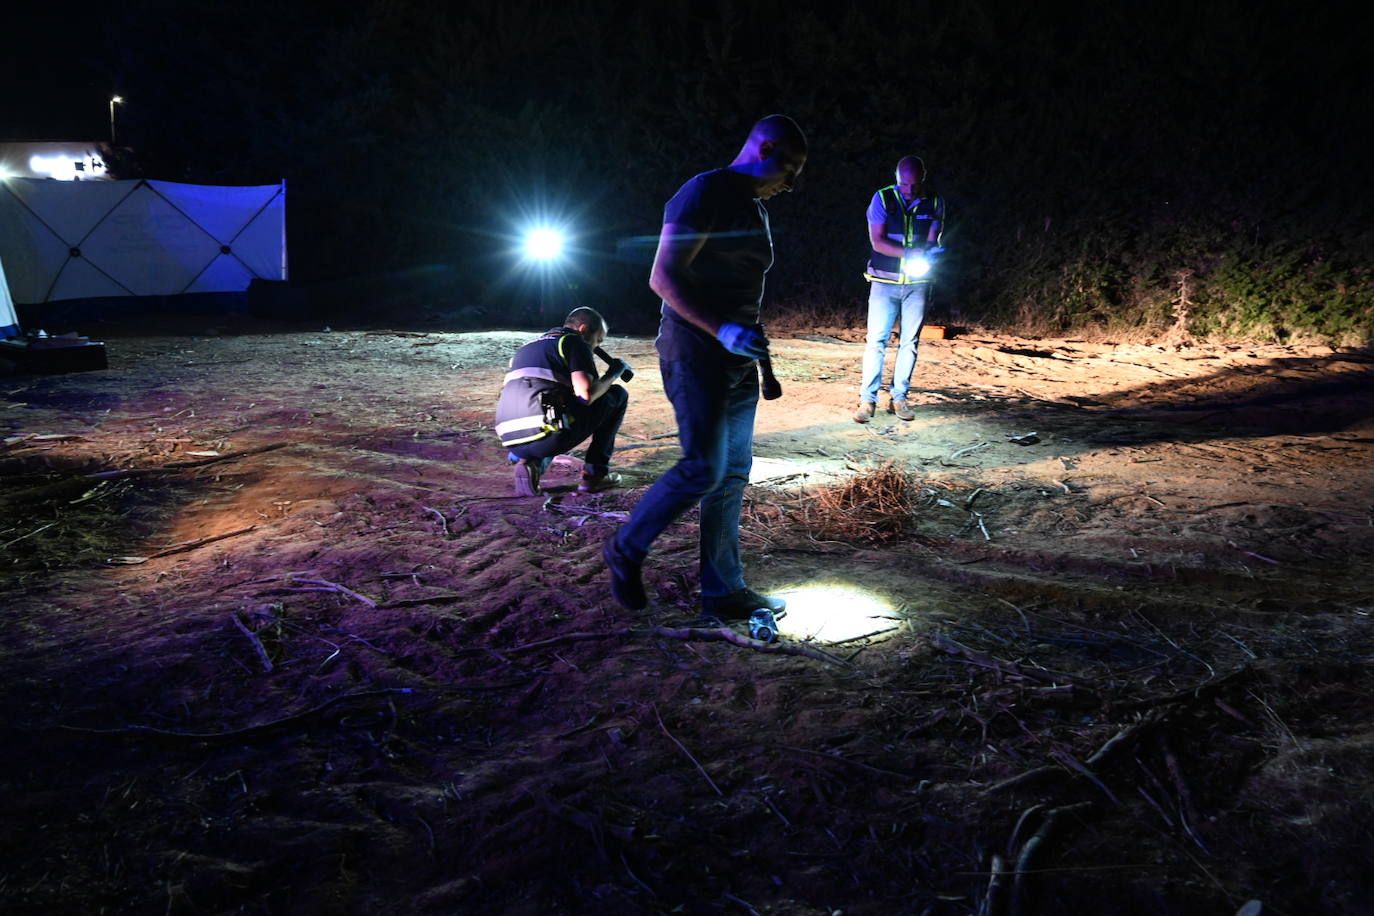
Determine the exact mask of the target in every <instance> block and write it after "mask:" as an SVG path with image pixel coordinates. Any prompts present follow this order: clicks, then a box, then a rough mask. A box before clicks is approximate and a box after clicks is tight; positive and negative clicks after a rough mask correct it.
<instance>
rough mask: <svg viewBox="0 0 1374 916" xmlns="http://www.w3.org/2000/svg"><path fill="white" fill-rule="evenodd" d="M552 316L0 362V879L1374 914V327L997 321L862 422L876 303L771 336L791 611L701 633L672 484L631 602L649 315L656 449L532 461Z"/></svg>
mask: <svg viewBox="0 0 1374 916" xmlns="http://www.w3.org/2000/svg"><path fill="white" fill-rule="evenodd" d="M530 336H531V335H530V334H528V333H518V332H508V331H507V332H490V333H461V334H459V333H436V332H425V333H421V332H404V331H363V330H352V331H327V330H310V331H308V332H302V331H300V330H294V331H290V332H281V333H223V332H220V333H215V332H212V330H211V329H208V328H206V329H203V330H201V331H200V332H199V333H197V334H163V335H160V336H141V337H119V338H110V339H109V340H108V345H109V355H110V368H109V369H107V370H103V371H98V372H85V373H74V374H68V375H56V376H43V377H26V376H16V375H10V376H7V377H0V386H3V388H4V391H5V398H4V400H3V401H0V420H3V432H4V435H5V439H4V444H3V446H0V485H2V486H3V489H0V506H3V513H0V563H2V564H3V566H0V569H3V576H4V579H3V583H4V585H3V588H4V596H5V597H4V602H3V612H0V684H2V685H3V690H2V691H0V697H2V699H0V704H3V705H2V706H0V709H3V727H4V736H3V740H4V745H5V747H4V750H3V752H2V753H3V758H2V759H3V769H2V771H0V789H3V797H4V798H5V799H6V800H7V804H6V810H5V812H4V816H3V825H4V826H3V829H2V830H0V910H3V911H4V912H6V913H24V914H54V913H80V914H95V913H158V914H162V913H166V914H183V913H185V914H190V913H198V914H206V913H245V914H266V913H273V914H276V913H292V914H294V913H329V914H333V913H350V914H352V913H366V914H382V913H388V914H389V913H396V914H410V913H417V914H418V913H424V914H430V913H435V914H439V913H455V914H468V913H481V914H485V913H495V914H558V913H565V914H572V913H577V914H582V913H615V914H661V913H731V914H734V913H740V914H748V913H759V914H789V916H790V914H798V916H803V914H804V916H813V914H814V916H821V914H827V916H829V914H838V913H843V914H845V916H856V914H884V916H886V914H975V913H978V914H983V916H999V914H1010V913H1022V914H1051V913H1052V914H1097V913H1111V914H1134V913H1140V914H1145V913H1148V914H1175V913H1177V914H1199V913H1207V914H1231V913H1235V912H1237V911H1240V910H1241V909H1242V908H1243V907H1246V906H1247V904H1248V905H1249V908H1248V909H1246V910H1245V912H1246V913H1247V914H1253V913H1258V912H1261V911H1262V912H1263V913H1265V914H1270V913H1273V914H1313V913H1341V914H1351V913H1372V912H1374V903H1371V901H1374V872H1371V871H1370V869H1369V863H1370V862H1371V861H1374V753H1371V752H1372V751H1374V638H1372V637H1371V631H1370V628H1371V621H1370V615H1371V612H1374V386H1371V378H1372V377H1374V358H1371V356H1370V354H1368V353H1367V352H1355V351H1334V350H1332V349H1329V348H1322V347H1299V346H1292V347H1279V346H1272V347H1245V346H1234V347H1223V346H1200V347H1191V348H1183V349H1173V348H1165V347H1156V346H1143V345H1118V344H1111V343H1092V342H1087V341H1083V340H1028V339H1017V338H1010V337H1005V336H995V335H990V334H978V333H968V334H964V335H962V336H958V337H955V338H954V339H951V340H938V341H936V340H932V341H927V342H926V343H925V345H924V346H923V349H922V354H921V362H920V365H919V367H918V369H917V379H916V389H915V390H916V391H917V392H918V394H916V395H915V396H914V398H913V401H914V402H915V404H916V405H917V417H916V419H915V421H913V422H909V423H902V422H901V421H898V420H897V419H895V418H894V417H892V416H891V415H889V414H885V413H880V414H879V416H878V417H877V419H876V420H875V422H873V423H871V424H869V425H866V426H860V425H858V424H855V423H854V422H853V421H852V420H851V419H850V416H849V415H850V411H851V410H852V409H853V405H854V402H855V400H856V386H857V384H858V363H859V359H860V351H861V344H860V343H859V342H858V341H857V337H856V336H855V335H854V334H853V333H850V332H846V331H843V330H839V329H828V330H827V329H822V332H818V333H813V334H808V335H803V336H799V337H795V338H791V339H783V340H777V341H775V344H774V351H775V354H776V357H775V362H776V364H777V367H778V370H779V375H780V377H781V380H782V383H783V386H784V388H785V393H784V396H783V398H782V399H781V400H778V401H771V402H763V403H761V405H760V409H759V417H758V429H757V442H756V455H757V461H756V466H755V474H754V478H755V479H754V484H753V486H752V487H751V488H750V489H749V491H748V497H747V499H748V503H747V511H746V521H745V524H744V525H743V528H742V531H741V534H742V538H743V543H744V546H745V550H746V554H747V557H746V565H747V567H748V569H749V571H750V575H751V584H752V585H754V586H755V587H756V588H759V589H761V590H769V591H772V592H775V593H778V594H781V595H783V596H784V597H787V598H788V599H789V601H790V602H791V610H792V613H791V614H790V615H789V617H788V618H787V619H786V620H784V621H783V639H782V640H781V641H780V642H778V643H776V644H774V645H772V646H763V645H762V644H751V643H750V641H749V640H747V639H746V638H744V636H743V634H742V632H739V631H735V630H727V631H722V630H716V629H709V628H708V629H689V628H686V627H685V626H683V623H684V621H688V620H690V619H691V618H693V617H694V616H695V615H696V596H695V594H694V589H695V587H696V551H695V537H696V527H695V519H694V518H693V517H690V516H689V517H688V518H686V519H684V520H683V521H682V522H681V523H680V524H679V525H678V526H676V527H675V528H673V529H672V530H670V532H669V533H668V535H666V536H665V537H664V538H663V539H662V540H661V541H660V544H659V546H658V549H657V551H656V552H655V553H654V554H653V555H652V556H651V558H650V561H649V563H648V565H647V567H646V581H647V584H648V587H649V590H650V593H651V597H652V606H651V608H650V609H649V611H647V612H645V613H643V614H632V613H629V612H625V611H623V610H621V609H619V608H618V607H617V606H615V604H614V603H613V602H612V601H611V600H610V599H609V597H608V596H607V592H606V583H605V574H604V570H603V568H602V564H601V561H600V554H599V551H600V546H601V543H602V541H603V540H604V539H605V538H606V537H607V535H608V534H609V533H610V532H611V531H613V530H614V528H615V526H616V525H617V524H618V523H619V520H620V519H621V518H623V517H624V514H625V513H626V512H627V511H628V510H629V509H630V508H631V507H633V505H634V503H635V500H636V498H637V497H638V496H639V495H640V494H641V493H642V492H643V489H644V487H645V486H647V485H648V484H649V483H651V482H652V481H653V480H654V479H655V477H656V475H658V474H659V473H660V472H662V471H663V470H664V468H666V467H667V466H668V465H669V464H671V462H672V461H673V460H674V458H675V455H676V453H677V447H676V442H675V439H674V432H675V427H674V422H673V418H672V413H671V410H670V408H669V406H668V404H667V402H666V401H665V400H664V398H663V394H662V389H661V387H660V384H659V378H658V373H657V369H656V364H655V361H654V359H653V355H652V353H653V350H652V341H650V340H647V339H612V340H611V341H610V342H608V345H607V348H608V349H610V350H611V351H612V352H614V353H616V354H617V355H623V356H625V357H627V358H628V359H629V360H630V362H631V364H632V365H633V366H634V367H635V369H636V372H637V375H636V377H635V379H634V380H633V382H632V383H631V384H630V386H629V387H630V393H631V403H630V411H629V415H628V418H627V420H626V423H625V427H624V431H623V432H624V436H623V439H622V445H623V448H622V449H621V451H620V452H619V461H620V465H619V469H620V470H621V471H623V472H624V474H625V475H626V477H627V478H628V482H629V484H630V486H629V487H627V488H626V489H623V490H618V491H613V492H609V493H605V494H599V495H592V496H588V495H580V494H578V493H577V492H576V488H575V482H576V479H577V473H578V470H579V463H578V462H576V461H573V460H572V459H568V460H567V461H566V462H560V463H558V464H555V466H554V467H553V469H552V470H551V471H550V474H549V475H548V477H547V478H546V481H545V482H546V485H547V486H548V488H549V493H548V496H547V498H533V499H519V498H513V497H511V496H510V493H511V480H510V477H509V473H508V471H507V469H506V466H505V464H504V463H503V462H504V459H503V454H502V452H501V450H500V449H499V448H498V446H497V444H496V441H495V438H494V436H493V435H492V433H491V431H490V429H489V426H490V423H491V422H492V415H491V409H492V405H493V403H494V399H495V395H496V392H497V390H498V388H499V385H500V379H501V376H502V373H503V371H504V367H505V362H506V360H507V358H508V357H509V355H510V354H511V352H512V351H513V350H514V349H515V347H516V346H517V345H518V344H519V343H520V342H522V341H524V340H526V339H528V338H529V337H530ZM890 352H891V351H889V354H890ZM875 474H877V475H881V474H886V475H887V476H888V478H889V479H891V478H893V476H894V475H895V477H896V478H897V479H898V480H899V481H902V482H905V485H906V486H907V489H906V490H905V491H904V493H905V497H904V498H905V499H906V500H907V501H906V502H905V503H901V504H900V505H899V507H898V508H899V509H900V511H899V512H898V513H897V515H896V516H895V517H894V516H893V515H892V513H890V512H886V508H890V507H885V506H884V505H880V504H879V503H878V502H872V503H871V504H870V503H867V502H865V498H864V494H865V492H866V491H865V490H864V487H863V486H862V485H861V484H862V482H863V481H864V480H868V479H870V478H871V477H872V475H875ZM856 482H858V483H859V484H860V485H858V486H856ZM846 486H848V487H849V491H848V492H849V493H850V496H851V497H852V498H851V499H850V501H849V502H847V503H845V502H843V501H842V500H841V501H840V502H838V503H837V501H836V498H835V494H837V493H839V492H841V489H842V488H844V487H846ZM855 494H857V495H855ZM837 505H838V506H839V509H838V510H837V509H836V506H837ZM827 507H829V508H827ZM846 507H848V508H846ZM885 512H886V514H885ZM880 522H881V523H880ZM731 640H733V641H731ZM1251 901H1259V904H1260V905H1262V910H1261V909H1256V904H1254V903H1251Z"/></svg>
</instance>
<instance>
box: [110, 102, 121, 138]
mask: <svg viewBox="0 0 1374 916" xmlns="http://www.w3.org/2000/svg"><path fill="white" fill-rule="evenodd" d="M122 104H124V99H123V98H121V97H120V96H117V95H112V96H110V145H111V146H114V145H115V123H114V107H115V106H116V105H122Z"/></svg>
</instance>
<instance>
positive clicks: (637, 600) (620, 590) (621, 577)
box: [601, 535, 649, 611]
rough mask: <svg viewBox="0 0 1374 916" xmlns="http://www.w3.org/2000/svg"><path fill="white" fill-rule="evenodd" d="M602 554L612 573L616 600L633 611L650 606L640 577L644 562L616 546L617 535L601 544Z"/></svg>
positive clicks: (612, 591)
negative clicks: (634, 558)
mask: <svg viewBox="0 0 1374 916" xmlns="http://www.w3.org/2000/svg"><path fill="white" fill-rule="evenodd" d="M601 556H602V557H603V558H604V559H605V561H606V569H608V570H610V573H611V594H612V595H613V596H615V600H616V601H618V602H620V605H621V606H622V607H626V608H629V609H630V610H632V611H642V610H643V609H644V608H646V607H648V605H649V596H648V595H646V594H644V580H643V579H642V578H641V577H640V568H641V566H642V564H640V563H636V562H635V561H634V560H631V559H630V558H629V557H627V556H625V555H624V554H623V553H621V552H620V549H619V548H617V547H616V546H615V535H611V536H610V537H609V538H607V539H606V543H605V544H602V545H601Z"/></svg>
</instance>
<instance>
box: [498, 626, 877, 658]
mask: <svg viewBox="0 0 1374 916" xmlns="http://www.w3.org/2000/svg"><path fill="white" fill-rule="evenodd" d="M643 636H663V637H666V638H668V639H683V640H700V641H702V642H717V641H720V642H728V643H731V644H733V645H736V646H740V647H742V648H745V649H753V650H754V651H755V652H763V653H764V654H768V655H800V656H803V657H804V658H813V659H815V660H816V661H821V662H827V663H829V664H832V665H839V666H841V667H844V668H852V667H853V666H852V665H850V664H849V663H847V662H846V661H845V660H844V659H842V658H840V657H839V656H836V655H831V654H830V653H829V652H826V651H825V650H823V649H817V648H815V647H814V646H807V645H802V644H794V643H788V642H772V643H768V642H762V641H760V640H757V639H750V638H749V637H748V636H743V635H741V634H739V633H736V632H735V631H734V630H732V629H730V628H729V627H646V628H644V629H635V628H632V627H621V628H619V629H615V630H605V631H603V632H599V633H565V634H563V635H562V636H555V637H553V638H551V639H542V640H540V641H539V642H531V643H525V644H524V645H520V646H512V647H511V648H509V649H507V650H506V652H507V654H510V655H514V654H516V653H518V652H530V651H533V650H535V649H546V648H548V647H549V646H557V645H562V644H564V643H569V642H586V641H587V640H595V639H623V638H625V637H643Z"/></svg>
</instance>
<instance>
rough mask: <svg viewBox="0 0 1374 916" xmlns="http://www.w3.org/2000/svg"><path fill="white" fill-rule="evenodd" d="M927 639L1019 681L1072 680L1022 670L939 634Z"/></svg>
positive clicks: (972, 661)
mask: <svg viewBox="0 0 1374 916" xmlns="http://www.w3.org/2000/svg"><path fill="white" fill-rule="evenodd" d="M926 639H928V640H929V641H930V644H931V646H933V647H934V648H936V649H939V650H940V651H941V652H945V653H947V654H949V655H954V656H958V657H960V658H963V659H964V660H966V661H968V662H970V663H972V664H974V665H977V666H979V667H980V668H989V669H992V670H993V671H1000V672H1001V673H1002V674H1005V675H1007V676H1008V677H1014V678H1016V679H1018V680H1026V679H1030V680H1036V681H1044V682H1046V683H1050V684H1058V683H1061V682H1064V681H1070V680H1071V678H1069V677H1068V676H1066V675H1060V676H1058V677H1056V676H1054V675H1052V674H1050V673H1049V672H1047V671H1037V670H1036V669H1034V668H1022V667H1021V666H1020V665H1017V664H1015V663H1014V662H1008V661H1003V660H1002V659H1000V658H996V657H994V656H992V655H989V654H987V653H986V652H979V651H978V650H977V649H971V648H969V647H968V646H966V645H964V644H963V643H960V642H956V641H955V640H953V639H950V638H949V637H948V636H943V635H941V634H939V633H932V634H930V635H929V636H927V637H926Z"/></svg>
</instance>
